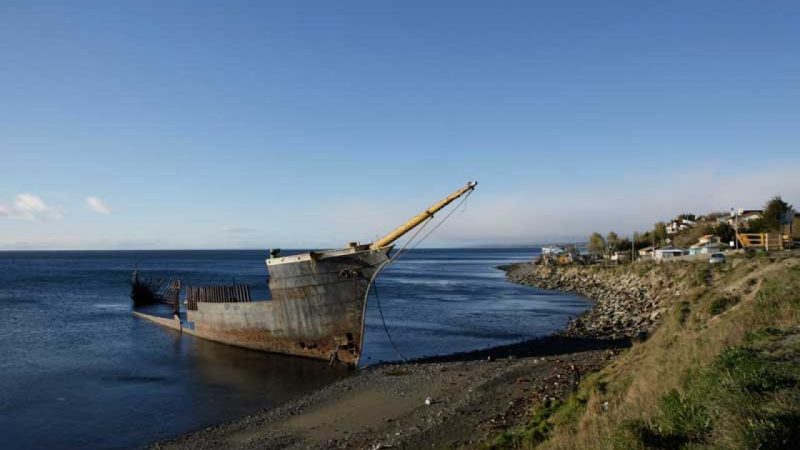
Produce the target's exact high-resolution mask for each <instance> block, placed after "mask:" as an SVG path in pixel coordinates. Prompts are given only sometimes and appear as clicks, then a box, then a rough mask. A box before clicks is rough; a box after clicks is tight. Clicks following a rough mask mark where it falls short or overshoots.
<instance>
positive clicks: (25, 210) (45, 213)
mask: <svg viewBox="0 0 800 450" xmlns="http://www.w3.org/2000/svg"><path fill="white" fill-rule="evenodd" d="M62 213H63V211H62V210H61V209H60V208H53V207H51V206H49V205H47V204H46V203H45V202H44V200H42V199H41V198H40V197H38V196H36V195H33V194H19V195H17V196H16V197H15V198H14V203H13V204H11V205H4V204H0V217H8V218H12V219H22V220H32V221H50V220H59V219H61V218H62V216H63V214H62Z"/></svg>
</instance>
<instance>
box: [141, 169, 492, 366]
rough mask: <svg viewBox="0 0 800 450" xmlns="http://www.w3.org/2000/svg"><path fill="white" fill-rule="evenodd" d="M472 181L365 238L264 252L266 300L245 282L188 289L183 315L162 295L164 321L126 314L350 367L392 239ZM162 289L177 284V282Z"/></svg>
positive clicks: (358, 352)
mask: <svg viewBox="0 0 800 450" xmlns="http://www.w3.org/2000/svg"><path fill="white" fill-rule="evenodd" d="M476 186H477V182H469V183H467V185H466V186H464V187H462V188H461V189H458V190H457V191H455V192H453V193H452V194H450V195H449V196H447V197H446V198H444V199H442V200H440V201H439V202H437V203H435V204H434V205H433V206H431V207H430V208H428V209H426V210H425V211H423V212H421V213H419V214H417V215H416V216H414V217H412V218H411V219H410V220H408V221H407V222H406V223H404V224H403V225H401V226H399V227H397V228H396V229H394V230H392V231H391V232H390V233H388V234H387V235H385V236H384V237H382V238H380V239H378V240H377V241H375V242H372V243H368V244H359V243H356V242H353V243H350V244H349V245H348V246H347V247H345V248H341V249H334V250H325V251H312V252H306V253H299V254H292V255H286V256H281V255H280V252H279V251H273V252H270V257H269V259H267V260H266V268H267V271H268V272H269V290H270V293H271V296H272V299H271V300H264V301H252V300H251V299H250V292H249V288H248V287H247V286H246V285H232V286H200V287H191V286H190V287H187V288H186V299H185V305H186V308H185V313H184V314H181V311H180V308H179V304H178V303H179V302H180V297H179V295H177V294H175V293H174V292H170V293H169V294H170V295H169V298H171V299H172V302H173V303H172V304H173V306H174V315H173V317H172V318H167V317H160V316H155V315H151V314H145V313H142V312H139V311H134V314H135V315H137V316H139V317H141V318H145V319H148V320H151V321H153V322H156V323H158V324H160V325H163V326H166V327H169V328H172V329H175V330H178V331H181V332H183V333H187V334H190V335H193V336H197V337H199V338H203V339H208V340H212V341H216V342H221V343H225V344H229V345H235V346H239V347H245V348H249V349H255V350H262V351H267V352H274V353H283V354H288V355H297V356H304V357H309V358H316V359H324V360H330V361H340V362H342V363H344V364H347V365H357V364H358V361H359V358H360V356H361V350H362V344H363V339H364V316H365V312H366V305H367V298H368V296H369V292H370V288H371V286H372V284H373V282H374V281H375V279H376V278H377V277H378V275H379V274H380V272H381V271H382V270H383V269H384V268H385V267H386V266H387V265H388V264H389V263H390V262H392V261H393V260H394V259H395V256H393V252H392V250H393V249H394V244H395V242H396V241H397V240H398V239H400V238H401V237H403V236H405V235H406V234H408V233H409V232H410V231H412V230H414V229H415V228H416V229H417V232H416V233H419V231H420V230H421V228H422V227H420V225H423V224H425V223H426V222H428V221H429V220H431V219H432V218H433V216H434V214H436V213H437V212H439V211H440V210H442V209H443V208H445V207H446V206H447V205H449V204H450V203H452V202H453V201H455V200H457V199H458V198H460V197H464V198H463V199H462V201H463V200H465V199H466V196H468V194H470V193H471V192H472V191H473V190H474V189H475V187H476ZM423 227H424V225H423ZM433 230H435V228H434V229H433ZM433 230H431V231H433ZM416 233H415V235H416ZM413 237H414V236H412V238H413ZM401 250H402V249H401ZM137 276H138V275H137ZM170 286H177V288H178V289H180V282H173V283H172V284H170ZM134 302H135V300H134Z"/></svg>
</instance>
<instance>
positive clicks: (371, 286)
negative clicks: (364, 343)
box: [367, 191, 473, 363]
mask: <svg viewBox="0 0 800 450" xmlns="http://www.w3.org/2000/svg"><path fill="white" fill-rule="evenodd" d="M472 192H473V191H469V192H467V194H466V195H465V196H464V197H463V198H462V199H461V201H459V203H458V204H457V205H456V207H455V208H453V209H451V210H450V211H449V212H448V213H447V214H446V215H445V216H444V217H443V218H442V220H440V221H439V223H437V224H436V226H434V227H433V228H431V229H430V231H428V232H427V233H426V234H425V235H424V236H422V239H420V240H419V241H417V242H416V243H415V244H414V245H413V246H411V243H412V242H413V241H414V239H415V238H416V237H417V236H418V235H419V234H420V233H421V232H422V230H423V229H425V227H427V226H428V224H430V223H431V222H433V216H431V217H429V218H428V219H426V220H425V222H424V223H423V224H422V226H421V227H419V228H418V229H417V231H415V232H414V234H412V235H411V237H410V238H409V239H408V241H406V243H405V244H403V246H402V247H401V248H400V250H398V251H397V253H395V255H394V256H393V257H391V258H389V261H388V262H387V263H386V264H384V265H383V266H381V267H380V268H379V269H378V270H377V271H375V274H374V275H372V278H371V279H370V280H369V286H367V295H369V292H370V291H374V292H375V302H376V303H377V304H378V313H379V314H380V316H381V323H382V324H383V331H384V332H385V333H386V338H387V339H388V340H389V344H390V345H391V346H392V348H393V349H394V351H395V353H397V356H399V357H400V359H401V360H402V361H403V362H404V363H408V359H407V358H406V357H405V356H404V355H403V353H402V352H401V351H400V349H399V348H398V347H397V344H396V343H395V342H394V339H392V335H391V333H389V327H388V326H387V325H386V318H385V317H384V316H383V307H381V299H380V296H378V284H377V279H378V275H380V274H381V272H383V270H384V269H385V268H386V267H388V266H389V265H390V264H392V263H394V262H395V261H397V260H398V259H399V258H400V257H401V256H404V255H405V254H406V253H408V252H409V251H411V250H413V249H415V248H417V247H418V246H419V245H420V244H422V243H423V242H425V240H426V239H428V237H429V236H430V235H431V234H433V232H434V231H436V230H438V229H439V227H441V226H442V224H443V223H445V221H447V219H449V218H450V216H452V215H453V213H454V212H456V211H458V209H459V208H460V207H461V205H465V206H466V202H467V199H468V198H469V196H470V195H472ZM465 209H466V207H465ZM462 212H464V211H463V210H462Z"/></svg>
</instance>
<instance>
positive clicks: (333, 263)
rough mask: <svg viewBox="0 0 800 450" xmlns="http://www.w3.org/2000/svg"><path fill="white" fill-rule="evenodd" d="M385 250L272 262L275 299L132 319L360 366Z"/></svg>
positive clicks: (366, 249)
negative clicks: (369, 299) (370, 297)
mask: <svg viewBox="0 0 800 450" xmlns="http://www.w3.org/2000/svg"><path fill="white" fill-rule="evenodd" d="M390 250H391V247H385V248H380V249H370V248H369V247H368V246H358V247H352V248H346V249H342V250H331V251H324V252H309V253H301V254H297V255H288V256H284V257H280V258H271V259H268V260H267V261H266V265H267V270H268V271H269V289H270V292H271V293H272V300H266V301H254V302H224V303H209V302H197V303H196V305H194V307H195V308H196V309H192V307H191V306H190V308H189V309H188V310H187V311H186V320H184V321H183V322H181V321H180V319H178V318H176V319H174V320H170V319H164V318H155V317H148V316H146V315H144V314H141V313H138V314H137V315H138V316H140V317H144V318H146V319H150V320H153V321H154V322H157V323H159V324H161V325H166V326H170V327H171V328H174V329H179V330H180V331H182V332H185V333H188V334H191V335H194V336H197V337H200V338H204V339H208V340H212V341H216V342H221V343H224V344H229V345H235V346H238V347H244V348H249V349H254V350H261V351H267V352H273V353H283V354H287V355H295V356H303V357H308V358H315V359H323V360H332V359H333V360H337V361H339V362H342V363H344V364H347V365H357V364H358V361H359V358H360V356H361V349H362V346H363V340H364V314H365V310H366V303H367V296H368V294H369V288H370V283H371V282H372V280H373V279H374V277H375V276H376V275H377V274H378V273H379V271H380V270H381V269H382V268H383V267H384V266H385V265H386V264H387V263H388V262H389V252H390Z"/></svg>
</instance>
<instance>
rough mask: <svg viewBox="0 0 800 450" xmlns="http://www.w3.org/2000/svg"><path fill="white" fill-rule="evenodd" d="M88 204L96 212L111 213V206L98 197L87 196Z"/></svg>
mask: <svg viewBox="0 0 800 450" xmlns="http://www.w3.org/2000/svg"><path fill="white" fill-rule="evenodd" d="M86 206H88V207H89V209H91V210H92V211H94V212H96V213H100V214H105V215H109V214H111V206H109V205H108V204H107V203H106V202H104V201H102V200H100V199H99V198H97V197H86Z"/></svg>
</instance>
